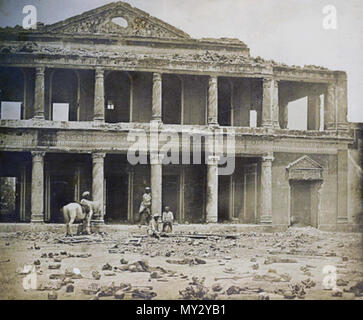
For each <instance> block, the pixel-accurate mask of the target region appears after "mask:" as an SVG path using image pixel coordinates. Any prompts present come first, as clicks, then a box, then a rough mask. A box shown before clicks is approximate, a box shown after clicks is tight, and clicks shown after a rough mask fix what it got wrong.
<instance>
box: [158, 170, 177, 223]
mask: <svg viewBox="0 0 363 320" xmlns="http://www.w3.org/2000/svg"><path fill="white" fill-rule="evenodd" d="M162 192H163V201H162V203H163V207H162V211H164V208H165V206H168V207H169V208H170V210H171V212H173V214H174V221H178V220H179V176H178V175H164V176H163V191H162Z"/></svg>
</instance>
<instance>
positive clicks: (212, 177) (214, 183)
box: [206, 156, 219, 223]
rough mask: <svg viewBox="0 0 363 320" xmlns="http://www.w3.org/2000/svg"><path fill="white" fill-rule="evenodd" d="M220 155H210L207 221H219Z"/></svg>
mask: <svg viewBox="0 0 363 320" xmlns="http://www.w3.org/2000/svg"><path fill="white" fill-rule="evenodd" d="M218 161H219V157H218V156H209V157H208V171H207V206H206V222H207V223H209V222H217V221H218Z"/></svg>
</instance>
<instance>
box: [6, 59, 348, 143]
mask: <svg viewBox="0 0 363 320" xmlns="http://www.w3.org/2000/svg"><path fill="white" fill-rule="evenodd" d="M0 73H1V78H0V90H1V91H0V100H1V108H0V119H1V122H0V126H1V127H8V126H10V127H12V126H13V125H12V124H11V123H13V122H12V121H7V120H17V123H18V124H17V126H18V127H29V126H31V127H34V128H35V127H37V126H38V124H39V123H41V124H40V125H41V126H43V127H44V128H51V127H54V128H55V127H57V128H62V129H64V130H67V129H71V128H77V129H81V128H82V129H84V130H91V129H92V128H95V127H97V128H102V127H104V128H106V127H107V128H108V129H111V130H120V129H122V130H126V129H131V128H135V126H137V124H143V123H150V122H153V123H159V124H163V126H164V127H167V126H168V127H169V128H174V130H179V131H181V130H182V128H183V127H184V128H187V127H189V126H190V128H197V127H200V128H204V127H205V128H207V127H209V128H210V127H212V128H213V127H225V128H228V127H231V128H234V129H235V130H236V132H240V133H241V134H242V133H244V134H258V133H259V132H260V133H262V134H279V135H289V136H291V135H297V136H299V135H308V136H319V135H320V136H331V135H334V132H335V133H338V132H341V131H345V130H346V129H347V128H348V123H347V90H346V77H345V73H340V74H338V75H337V77H336V80H335V81H334V82H322V83H317V82H311V83H309V82H306V81H304V82H303V81H292V80H286V79H283V78H282V77H281V76H279V75H276V76H273V75H272V76H270V77H264V78H263V77H261V78H256V77H236V76H231V77H227V76H218V75H191V74H175V73H173V74H171V73H164V74H161V73H155V72H136V71H115V70H107V69H103V68H100V67H97V68H95V69H65V68H45V67H36V68H31V67H8V66H7V67H0ZM29 119H35V120H37V121H27V122H24V123H23V124H21V122H22V120H29ZM18 121H20V123H19V122H18ZM76 122H77V123H79V124H78V125H77V124H73V123H76Z"/></svg>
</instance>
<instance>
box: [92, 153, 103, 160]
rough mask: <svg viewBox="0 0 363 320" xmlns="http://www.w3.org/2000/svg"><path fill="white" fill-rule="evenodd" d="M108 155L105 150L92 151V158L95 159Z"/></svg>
mask: <svg viewBox="0 0 363 320" xmlns="http://www.w3.org/2000/svg"><path fill="white" fill-rule="evenodd" d="M105 156H106V153H104V152H94V153H92V159H93V160H98V159H102V160H103V159H104V158H105Z"/></svg>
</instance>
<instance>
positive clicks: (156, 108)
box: [151, 73, 162, 122]
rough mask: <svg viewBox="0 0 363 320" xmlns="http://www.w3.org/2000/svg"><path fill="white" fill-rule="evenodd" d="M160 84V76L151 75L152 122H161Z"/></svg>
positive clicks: (157, 74)
mask: <svg viewBox="0 0 363 320" xmlns="http://www.w3.org/2000/svg"><path fill="white" fill-rule="evenodd" d="M161 108H162V83H161V74H160V73H153V93H152V117H151V119H152V121H156V122H162V109H161Z"/></svg>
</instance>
